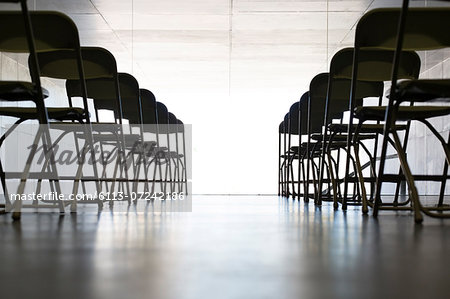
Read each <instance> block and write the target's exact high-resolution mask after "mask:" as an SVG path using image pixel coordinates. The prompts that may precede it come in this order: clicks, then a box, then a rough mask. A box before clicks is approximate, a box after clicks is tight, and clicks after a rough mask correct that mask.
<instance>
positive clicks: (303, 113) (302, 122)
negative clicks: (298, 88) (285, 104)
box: [285, 92, 309, 135]
mask: <svg viewBox="0 0 450 299" xmlns="http://www.w3.org/2000/svg"><path fill="white" fill-rule="evenodd" d="M308 94H309V93H308V92H305V93H304V94H303V95H302V96H301V97H300V100H299V101H298V102H295V103H294V104H292V105H291V107H290V108H289V113H287V114H286V116H287V118H286V120H287V121H286V125H287V127H286V128H285V131H286V133H290V134H293V135H299V134H300V135H305V134H307V121H308Z"/></svg>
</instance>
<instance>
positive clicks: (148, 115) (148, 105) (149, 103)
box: [140, 88, 158, 124]
mask: <svg viewBox="0 0 450 299" xmlns="http://www.w3.org/2000/svg"><path fill="white" fill-rule="evenodd" d="M140 94H141V106H142V117H143V121H144V124H157V123H158V115H157V113H156V98H155V95H154V94H153V93H152V92H151V91H150V90H148V89H142V88H141V89H140Z"/></svg>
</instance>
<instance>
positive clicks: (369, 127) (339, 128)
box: [329, 124, 407, 134]
mask: <svg viewBox="0 0 450 299" xmlns="http://www.w3.org/2000/svg"><path fill="white" fill-rule="evenodd" d="M357 127H358V125H357V124H354V125H353V132H355V130H356V128H357ZM395 128H396V130H397V131H402V130H406V128H407V126H406V125H396V126H395ZM329 130H330V131H331V132H343V133H345V132H347V130H348V124H331V125H330V126H329ZM383 130H384V125H383V124H363V125H362V126H361V129H360V131H359V132H360V133H363V134H368V133H369V134H370V133H372V134H382V133H383Z"/></svg>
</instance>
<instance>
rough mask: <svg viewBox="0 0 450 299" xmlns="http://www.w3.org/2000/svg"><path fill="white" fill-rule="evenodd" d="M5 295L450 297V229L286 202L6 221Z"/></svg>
mask: <svg viewBox="0 0 450 299" xmlns="http://www.w3.org/2000/svg"><path fill="white" fill-rule="evenodd" d="M0 236H1V243H0V252H1V254H0V285H1V289H0V292H1V293H0V294H1V295H0V298H2V299H6V298H80V299H81V298H83V299H84V298H127V299H131V298H173V299H184V298H190V299H191V298H192V299H203V298H205V299H206V298H212V299H222V298H433V299H434V298H450V297H449V296H450V221H441V220H437V219H431V218H428V217H426V218H425V221H424V223H423V225H421V226H419V225H415V224H414V221H413V218H412V216H411V215H410V214H409V213H400V214H396V213H383V214H382V215H381V216H380V217H379V218H378V220H375V219H374V218H372V217H363V216H362V215H361V212H360V210H359V208H357V207H351V208H350V209H349V210H348V211H347V212H346V213H343V212H342V211H341V210H339V211H334V210H333V209H332V207H331V206H329V205H327V204H325V205H324V206H323V207H322V208H316V207H314V205H313V204H309V205H305V204H303V203H299V202H297V201H292V200H287V199H282V198H278V197H276V196H267V197H264V196H260V197H251V196H246V197H225V196H224V197H211V196H203V197H200V196H197V197H194V199H193V212H192V213H167V214H161V213H156V212H155V213H145V214H144V213H133V212H128V213H111V212H110V211H108V208H105V210H104V211H103V212H102V213H100V214H97V213H95V212H89V211H84V212H81V213H78V214H67V215H66V216H64V217H59V215H58V214H57V213H48V214H43V213H40V214H31V213H27V214H24V215H23V217H22V221H21V222H20V223H19V222H12V221H11V218H10V216H9V215H6V216H5V215H3V216H0Z"/></svg>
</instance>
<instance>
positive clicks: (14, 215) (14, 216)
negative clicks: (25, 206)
mask: <svg viewBox="0 0 450 299" xmlns="http://www.w3.org/2000/svg"><path fill="white" fill-rule="evenodd" d="M21 216H22V213H21V212H13V213H12V219H13V220H14V221H19V220H20V217H21Z"/></svg>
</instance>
